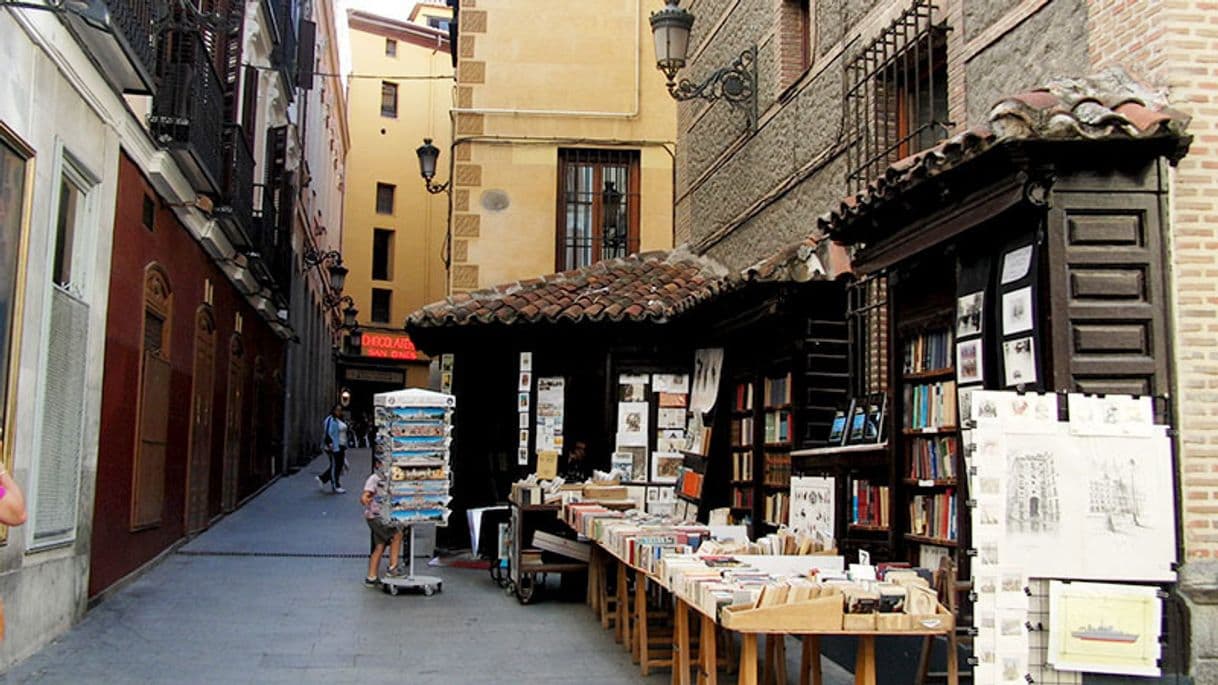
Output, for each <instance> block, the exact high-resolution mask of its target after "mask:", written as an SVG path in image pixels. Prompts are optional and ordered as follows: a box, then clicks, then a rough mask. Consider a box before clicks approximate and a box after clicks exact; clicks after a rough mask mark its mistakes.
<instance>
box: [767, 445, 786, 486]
mask: <svg viewBox="0 0 1218 685" xmlns="http://www.w3.org/2000/svg"><path fill="white" fill-rule="evenodd" d="M765 484H766V485H769V486H771V487H775V488H788V487H791V455H790V454H786V453H784V452H768V453H767V454H766V455H765Z"/></svg>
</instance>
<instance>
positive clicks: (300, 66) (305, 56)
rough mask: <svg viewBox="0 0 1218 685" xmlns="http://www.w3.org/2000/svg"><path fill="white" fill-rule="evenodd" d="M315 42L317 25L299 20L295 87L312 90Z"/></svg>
mask: <svg viewBox="0 0 1218 685" xmlns="http://www.w3.org/2000/svg"><path fill="white" fill-rule="evenodd" d="M316 40H317V24H314V23H313V22H311V21H308V20H305V19H302V20H300V39H299V42H297V43H296V85H297V86H299V87H300V88H303V89H304V90H312V89H313V59H314V57H313V50H314V43H316Z"/></svg>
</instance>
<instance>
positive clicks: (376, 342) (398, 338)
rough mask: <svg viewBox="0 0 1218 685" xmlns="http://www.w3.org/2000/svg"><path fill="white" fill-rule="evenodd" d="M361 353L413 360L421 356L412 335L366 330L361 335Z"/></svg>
mask: <svg viewBox="0 0 1218 685" xmlns="http://www.w3.org/2000/svg"><path fill="white" fill-rule="evenodd" d="M360 354H361V355H362V356H365V357H377V358H379V359H407V360H413V359H418V358H419V350H418V349H417V348H416V347H415V346H414V341H413V340H411V339H410V336H408V335H405V334H399V333H380V332H378V331H365V332H364V334H363V335H362V336H361V337H360Z"/></svg>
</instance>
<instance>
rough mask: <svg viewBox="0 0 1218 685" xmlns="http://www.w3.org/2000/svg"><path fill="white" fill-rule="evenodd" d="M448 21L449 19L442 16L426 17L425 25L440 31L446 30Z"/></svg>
mask: <svg viewBox="0 0 1218 685" xmlns="http://www.w3.org/2000/svg"><path fill="white" fill-rule="evenodd" d="M449 21H451V20H450V19H445V18H444V17H427V25H428V26H430V27H432V28H433V29H440V30H441V31H447V30H448V23H449Z"/></svg>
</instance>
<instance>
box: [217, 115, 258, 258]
mask: <svg viewBox="0 0 1218 685" xmlns="http://www.w3.org/2000/svg"><path fill="white" fill-rule="evenodd" d="M223 184H224V187H223V189H222V191H221V193H220V202H219V203H217V206H216V212H215V213H216V218H217V219H219V221H220V225H221V226H222V227H223V229H224V234H225V235H226V236H227V237H228V240H229V242H230V243H232V245H233V247H235V248H236V249H238V250H242V251H245V250H249V249H251V248H253V247H254V246H255V239H254V232H255V228H254V154H253V153H252V152H250V148H249V142H248V140H247V139H246V136H245V130H244V129H242V128H241V126H240V125H237V124H228V125H226V126H225V127H224V181H223Z"/></svg>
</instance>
